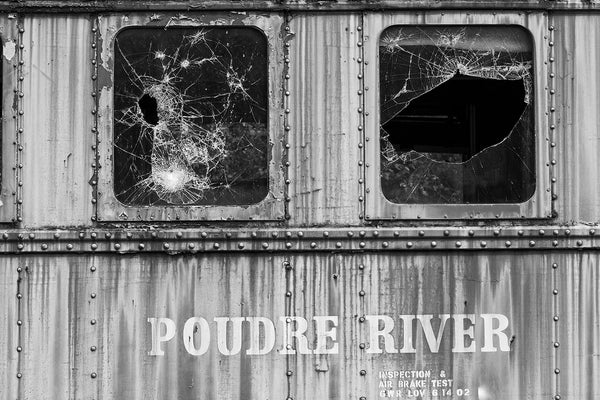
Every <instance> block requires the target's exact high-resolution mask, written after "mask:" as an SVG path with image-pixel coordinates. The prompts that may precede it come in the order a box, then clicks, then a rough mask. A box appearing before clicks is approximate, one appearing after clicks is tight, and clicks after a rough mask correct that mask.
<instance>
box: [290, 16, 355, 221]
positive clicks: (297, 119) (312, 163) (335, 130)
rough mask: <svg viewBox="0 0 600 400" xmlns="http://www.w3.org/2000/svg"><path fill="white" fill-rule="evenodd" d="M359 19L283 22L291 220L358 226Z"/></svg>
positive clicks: (316, 18) (307, 18)
mask: <svg viewBox="0 0 600 400" xmlns="http://www.w3.org/2000/svg"><path fill="white" fill-rule="evenodd" d="M360 18H361V16H360V15H359V14H349V15H337V14H332V15H329V14H328V15H306V14H299V15H294V16H293V18H292V20H291V21H290V23H289V25H290V32H291V33H293V34H294V38H293V39H292V40H291V41H290V44H291V47H290V71H289V75H290V92H291V96H290V107H289V108H290V110H291V114H290V117H289V118H290V121H291V127H292V131H291V133H290V138H291V140H290V141H291V149H290V162H291V166H290V179H291V185H290V193H291V197H292V200H291V203H290V214H291V216H292V219H291V221H292V223H293V224H298V225H305V224H306V225H310V224H329V223H334V224H357V223H358V222H359V221H360V220H359V219H358V214H359V213H360V209H359V204H360V203H359V201H358V197H359V186H358V179H359V171H360V169H359V168H360V167H359V165H358V160H359V148H358V143H359V142H360V134H359V131H358V126H359V125H360V115H359V113H358V112H357V110H358V108H359V107H360V97H359V95H358V94H357V92H358V90H359V88H360V86H359V83H360V81H359V79H358V74H359V73H360V68H359V64H358V62H357V59H358V58H359V57H360V55H359V48H358V47H357V46H356V42H357V38H358V34H357V30H356V28H357V27H358V26H359V25H360Z"/></svg>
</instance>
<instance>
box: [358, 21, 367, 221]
mask: <svg viewBox="0 0 600 400" xmlns="http://www.w3.org/2000/svg"><path fill="white" fill-rule="evenodd" d="M363 25H364V14H362V15H361V20H360V23H359V25H358V26H357V27H356V45H357V47H358V58H357V60H356V61H357V62H358V74H357V78H358V93H357V94H358V110H357V113H358V127H357V129H358V137H359V139H358V154H359V158H358V184H359V185H358V204H359V211H358V218H359V219H363V216H364V215H365V213H366V210H365V201H364V199H365V184H366V183H365V182H366V178H365V176H366V169H365V163H366V161H365V160H366V154H365V152H366V148H365V147H366V146H365V145H364V143H366V142H365V141H366V140H367V138H366V130H365V129H364V126H365V96H363V94H364V91H365V79H364V77H365V68H364V64H363V62H362V61H363V60H364V57H365V47H364V31H363Z"/></svg>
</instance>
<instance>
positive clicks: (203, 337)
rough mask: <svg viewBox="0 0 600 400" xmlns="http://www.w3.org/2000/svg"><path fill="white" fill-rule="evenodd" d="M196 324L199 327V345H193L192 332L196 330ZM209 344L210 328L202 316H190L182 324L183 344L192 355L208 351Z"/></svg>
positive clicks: (199, 354)
mask: <svg viewBox="0 0 600 400" xmlns="http://www.w3.org/2000/svg"><path fill="white" fill-rule="evenodd" d="M196 325H198V326H199V327H200V330H199V332H200V347H198V348H196V346H195V345H194V334H195V333H196V332H197V330H196ZM209 344H210V329H209V328H208V322H206V320H205V319H204V318H202V317H192V318H190V319H188V320H187V321H185V325H183V346H184V347H185V349H186V350H187V352H188V353H189V354H191V355H193V356H201V355H202V354H204V353H206V352H207V351H208V345H209Z"/></svg>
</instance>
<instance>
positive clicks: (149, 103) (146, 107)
mask: <svg viewBox="0 0 600 400" xmlns="http://www.w3.org/2000/svg"><path fill="white" fill-rule="evenodd" d="M138 105H139V106H140V111H141V113H142V116H143V117H144V121H146V122H147V123H149V124H150V125H157V124H158V104H157V103H156V99H155V98H154V97H152V96H150V95H148V94H147V93H145V94H144V95H143V96H142V97H141V98H140V99H139V100H138Z"/></svg>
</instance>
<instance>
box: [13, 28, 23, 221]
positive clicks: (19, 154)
mask: <svg viewBox="0 0 600 400" xmlns="http://www.w3.org/2000/svg"><path fill="white" fill-rule="evenodd" d="M22 24H23V21H20V23H19V25H18V30H19V33H18V36H17V46H18V49H17V63H16V64H15V65H14V67H15V69H16V76H18V77H19V78H18V79H17V84H16V87H15V96H16V98H17V101H16V103H17V115H15V119H16V124H15V125H16V132H15V142H14V143H13V144H14V145H15V147H16V149H15V150H16V157H15V160H16V163H15V164H16V166H15V190H14V191H13V196H16V199H15V201H16V216H15V218H16V222H18V223H20V222H22V221H23V177H22V174H23V132H24V129H23V120H24V117H23V114H24V111H23V97H24V92H23V81H24V73H23V65H24V64H25V61H24V58H23V53H24V51H23V50H24V49H25V45H24V42H23V33H25V28H24V27H23V25H22ZM13 222H14V220H13Z"/></svg>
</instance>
